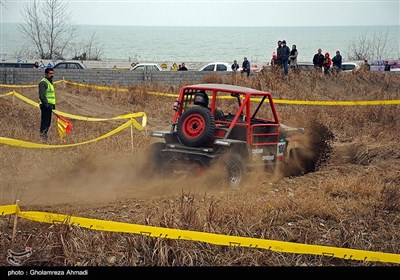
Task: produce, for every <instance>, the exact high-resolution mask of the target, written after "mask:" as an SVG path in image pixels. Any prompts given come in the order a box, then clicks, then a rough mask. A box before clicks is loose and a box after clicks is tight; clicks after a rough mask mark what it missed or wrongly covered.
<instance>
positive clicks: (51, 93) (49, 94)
mask: <svg viewBox="0 0 400 280" xmlns="http://www.w3.org/2000/svg"><path fill="white" fill-rule="evenodd" d="M40 82H46V84H47V89H46V98H47V102H48V103H49V104H53V105H56V92H55V90H54V85H53V84H52V83H50V81H49V80H47V79H46V78H43V79H41V80H40ZM39 104H42V101H40V100H39Z"/></svg>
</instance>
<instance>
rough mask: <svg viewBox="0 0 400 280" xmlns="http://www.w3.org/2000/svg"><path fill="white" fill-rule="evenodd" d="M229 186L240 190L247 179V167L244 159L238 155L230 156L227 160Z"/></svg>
mask: <svg viewBox="0 0 400 280" xmlns="http://www.w3.org/2000/svg"><path fill="white" fill-rule="evenodd" d="M226 168H227V175H228V176H227V179H228V186H229V187H231V188H239V187H240V186H241V185H242V184H243V181H244V179H245V172H246V170H245V165H244V162H243V158H242V157H241V156H240V155H239V154H236V153H232V154H229V155H228V157H227V159H226Z"/></svg>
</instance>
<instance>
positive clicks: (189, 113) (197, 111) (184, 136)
mask: <svg viewBox="0 0 400 280" xmlns="http://www.w3.org/2000/svg"><path fill="white" fill-rule="evenodd" d="M214 131H215V119H214V117H213V116H212V114H211V112H210V110H209V109H208V108H205V107H201V106H193V107H190V108H188V109H187V110H186V111H185V112H184V113H183V114H182V116H180V118H179V121H178V126H177V135H178V138H179V140H180V141H181V142H182V143H183V144H184V145H186V146H189V147H201V146H205V145H207V144H208V142H209V140H210V139H211V138H212V137H213V135H214Z"/></svg>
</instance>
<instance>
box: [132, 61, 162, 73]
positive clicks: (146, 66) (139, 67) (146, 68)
mask: <svg viewBox="0 0 400 280" xmlns="http://www.w3.org/2000/svg"><path fill="white" fill-rule="evenodd" d="M131 71H132V72H154V71H163V69H162V68H161V66H160V65H158V64H157V63H138V64H136V65H134V66H133V67H132V68H131Z"/></svg>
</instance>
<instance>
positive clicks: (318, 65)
mask: <svg viewBox="0 0 400 280" xmlns="http://www.w3.org/2000/svg"><path fill="white" fill-rule="evenodd" d="M324 60H325V57H324V55H323V54H322V49H318V52H317V53H316V54H315V55H314V58H313V64H314V68H315V69H316V70H321V69H322V66H323V64H324Z"/></svg>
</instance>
